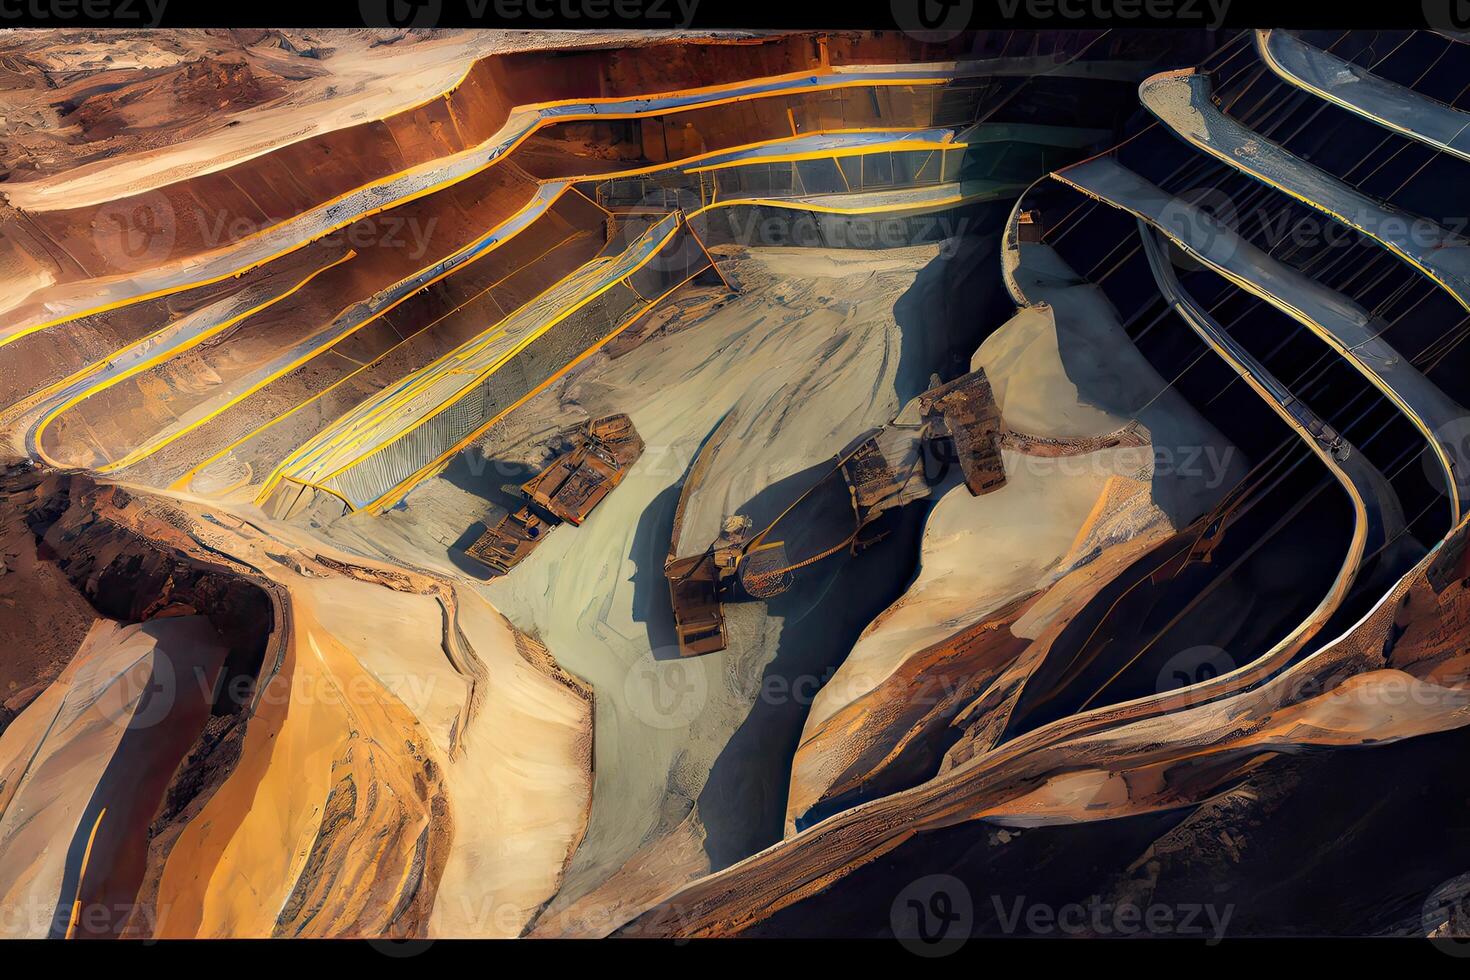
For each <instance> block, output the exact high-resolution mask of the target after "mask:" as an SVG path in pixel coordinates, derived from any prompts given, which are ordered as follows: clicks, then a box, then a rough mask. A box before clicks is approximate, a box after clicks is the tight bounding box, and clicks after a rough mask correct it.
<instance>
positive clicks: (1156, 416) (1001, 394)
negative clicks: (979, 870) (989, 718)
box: [788, 248, 1244, 832]
mask: <svg viewBox="0 0 1470 980" xmlns="http://www.w3.org/2000/svg"><path fill="white" fill-rule="evenodd" d="M1018 279H1019V280H1020V281H1021V282H1022V283H1023V284H1024V286H1023V288H1024V289H1025V290H1026V295H1027V296H1028V297H1029V298H1032V299H1033V300H1035V301H1039V302H1043V303H1045V304H1049V305H1041V306H1037V307H1032V308H1027V309H1022V310H1020V311H1018V313H1017V314H1016V316H1015V317H1014V318H1012V319H1011V320H1010V321H1008V322H1007V323H1006V324H1004V325H1003V326H1001V327H1000V328H999V329H998V330H996V331H995V333H993V334H992V335H991V336H990V337H989V338H987V339H986V341H985V343H984V344H982V345H981V347H980V349H979V350H978V351H977V352H976V354H975V357H974V360H973V366H974V367H977V368H983V369H984V370H985V372H986V375H987V377H988V378H989V379H990V381H991V384H992V386H993V389H994V391H995V393H996V398H997V402H998V403H999V405H1000V408H1001V412H1002V417H1003V418H1004V419H1005V421H1006V423H1007V424H1008V425H1009V426H1011V427H1012V428H1014V429H1016V430H1018V431H1023V432H1028V433H1035V434H1038V435H1048V436H1092V435H1101V434H1104V433H1107V432H1111V431H1113V430H1115V429H1117V428H1119V427H1120V426H1122V425H1124V424H1126V423H1127V422H1128V421H1130V420H1131V419H1133V418H1138V419H1139V420H1140V421H1142V422H1143V423H1144V424H1145V425H1146V426H1147V427H1148V428H1149V430H1150V432H1151V433H1152V434H1153V437H1154V442H1155V445H1156V446H1159V447H1163V448H1165V449H1168V450H1170V453H1169V455H1168V456H1166V459H1173V460H1182V459H1183V458H1184V452H1182V451H1181V449H1182V447H1193V446H1199V447H1208V448H1209V449H1212V450H1213V451H1214V453H1215V455H1214V456H1213V459H1215V460H1219V461H1221V462H1222V463H1223V464H1226V465H1224V466H1223V469H1222V470H1220V471H1215V470H1211V469H1210V468H1209V467H1207V466H1204V465H1203V464H1201V469H1202V472H1201V473H1200V474H1198V475H1196V474H1195V473H1194V471H1193V468H1186V467H1184V466H1183V465H1182V463H1181V465H1180V466H1178V467H1177V468H1171V469H1177V471H1171V472H1157V471H1156V470H1155V468H1154V458H1153V451H1152V450H1151V449H1148V448H1144V449H1142V450H1139V449H1128V448H1123V449H1113V450H1104V451H1102V452H1098V453H1091V454H1087V455H1085V456H1080V457H1073V458H1065V459H1051V460H1048V459H1039V458H1032V457H1026V456H1021V455H1018V454H1016V453H1011V452H1006V453H1005V454H1004V458H1005V464H1006V477H1007V484H1006V485H1005V487H1003V488H1002V489H1001V490H999V491H997V492H994V493H991V494H987V495H984V496H980V497H971V496H970V495H969V493H968V492H967V491H966V490H965V489H964V488H963V487H958V488H955V489H951V490H950V491H948V492H947V493H946V494H945V496H944V497H943V498H942V499H941V500H940V501H939V503H938V504H937V505H936V507H935V508H934V510H933V511H932V512H931V514H930V516H929V518H928V523H927V525H926V528H925V533H924V543H923V551H922V557H921V560H920V562H921V571H920V573H919V576H918V578H917V579H916V581H915V582H914V583H913V585H912V586H911V587H910V589H909V591H908V592H907V593H906V594H905V595H904V597H903V598H902V599H900V600H899V601H898V602H897V603H895V604H894V606H893V607H891V608H890V609H889V610H888V611H886V612H885V613H884V614H883V615H882V616H880V617H879V618H878V619H877V620H876V621H875V622H874V623H873V624H872V625H871V626H870V627H869V629H868V630H867V631H865V633H864V634H863V636H862V638H861V639H860V640H859V641H858V643H857V645H856V646H855V647H854V648H853V651H852V653H851V654H850V655H849V656H848V658H847V660H846V661H844V663H843V664H842V666H841V667H840V668H839V669H838V671H837V673H836V674H835V675H834V677H833V679H832V680H831V682H829V683H828V684H827V685H826V686H825V687H824V688H823V689H822V690H821V691H820V692H819V693H818V695H817V698H816V701H815V702H814V704H813V705H812V710H811V713H810V714H809V715H808V717H807V721H806V726H805V728H804V730H803V733H802V745H801V747H800V748H799V749H798V752H797V757H796V760H795V763H794V765H793V776H792V790H791V798H790V801H789V804H788V832H789V831H790V830H791V824H790V823H789V821H790V820H791V819H792V818H793V817H794V816H797V815H800V814H801V813H803V812H805V810H806V809H807V808H808V807H809V806H811V805H812V804H813V803H815V802H816V801H817V800H819V799H821V798H822V795H823V792H824V790H825V789H826V788H827V787H828V786H830V785H831V784H832V781H833V780H834V779H836V778H837V777H838V776H839V775H840V774H841V771H842V769H843V768H844V759H845V757H846V753H845V749H846V748H847V746H846V743H847V742H848V741H849V740H851V739H852V738H853V737H854V733H852V732H848V731H839V730H831V729H829V728H827V727H825V724H826V723H827V722H828V721H829V720H831V719H832V718H833V716H835V715H836V714H837V713H838V712H839V711H841V710H842V709H843V708H845V707H847V706H848V705H851V704H853V703H854V702H856V701H858V700H860V699H861V698H863V697H864V696H866V695H868V694H869V693H870V692H872V691H874V690H875V689H876V688H877V687H878V686H879V685H880V684H881V683H882V682H883V681H884V680H885V679H887V678H888V677H890V676H891V675H892V674H893V672H894V671H895V670H896V669H897V668H898V667H899V665H901V664H902V663H903V662H904V661H905V659H906V658H908V657H911V656H913V655H915V654H916V653H918V652H919V651H922V650H924V649H925V648H927V647H929V646H931V645H933V644H936V643H939V642H940V641H942V640H944V639H946V638H948V637H950V636H952V635H954V634H955V633H957V632H958V631H959V630H960V629H962V628H964V627H965V626H967V625H969V624H971V623H974V622H976V621H977V620H979V619H981V618H983V617H984V616H985V615H987V614H988V613H992V612H994V611H995V610H997V609H998V608H1000V607H1001V606H1003V605H1005V604H1006V603H1007V602H1009V601H1011V600H1013V599H1016V598H1019V597H1021V596H1023V595H1026V594H1028V593H1031V592H1033V591H1036V590H1040V589H1045V588H1047V587H1048V586H1050V585H1052V584H1054V583H1056V582H1057V581H1058V580H1060V579H1061V578H1062V577H1063V576H1064V575H1065V574H1066V573H1067V572H1068V571H1070V570H1071V568H1072V567H1073V566H1074V565H1075V563H1076V561H1078V560H1085V559H1086V558H1087V557H1088V556H1087V555H1086V554H1085V553H1081V554H1079V553H1075V552H1074V548H1075V544H1074V539H1077V538H1078V537H1079V535H1081V534H1082V533H1083V532H1084V531H1085V530H1086V529H1087V527H1090V526H1092V525H1093V524H1095V523H1097V522H1098V521H1100V520H1103V519H1105V518H1107V517H1110V516H1112V515H1111V514H1104V513H1100V511H1104V510H1109V509H1110V507H1111V505H1110V504H1109V503H1108V501H1106V500H1105V499H1104V498H1105V497H1108V498H1113V499H1114V503H1118V504H1122V503H1129V501H1128V500H1127V498H1128V497H1131V496H1132V495H1131V494H1124V495H1122V497H1121V498H1118V495H1117V494H1116V493H1112V492H1111V491H1112V490H1113V489H1114V487H1115V485H1116V483H1117V481H1118V480H1120V479H1121V480H1123V481H1125V482H1126V483H1129V484H1134V485H1137V484H1136V483H1135V481H1137V480H1141V481H1142V484H1141V485H1142V486H1143V487H1150V486H1151V491H1152V501H1153V502H1152V505H1147V506H1145V507H1144V509H1143V510H1142V511H1140V510H1139V509H1138V508H1137V507H1136V506H1129V507H1128V508H1127V509H1128V510H1129V511H1130V514H1129V520H1128V522H1127V526H1126V530H1127V536H1128V537H1137V536H1160V537H1161V536H1162V535H1163V534H1166V533H1168V532H1169V531H1171V530H1173V529H1175V528H1177V527H1179V526H1182V525H1184V524H1187V523H1188V522H1189V521H1190V520H1192V519H1193V518H1194V517H1195V516H1197V515H1198V514H1199V513H1202V512H1203V511H1204V510H1205V509H1207V508H1208V507H1209V506H1210V505H1211V504H1212V503H1213V502H1214V501H1215V500H1216V499H1217V498H1218V496H1219V495H1220V494H1222V493H1223V492H1224V491H1225V489H1227V488H1228V487H1229V486H1231V485H1232V484H1233V483H1234V482H1235V481H1236V480H1237V479H1238V478H1239V476H1240V475H1241V474H1242V473H1243V472H1244V466H1243V460H1241V459H1239V458H1238V457H1239V454H1238V453H1230V452H1228V450H1229V449H1230V447H1229V445H1228V443H1227V442H1226V440H1225V438H1224V437H1223V436H1222V435H1221V434H1220V433H1219V432H1218V431H1217V430H1215V429H1214V427H1213V426H1211V425H1209V424H1208V423H1207V422H1205V421H1204V420H1203V419H1202V418H1200V417H1199V416H1198V414H1197V413H1196V412H1195V411H1194V410H1193V408H1192V407H1190V406H1189V405H1188V404H1187V403H1186V402H1185V401H1184V400H1183V398H1181V397H1180V396H1179V395H1178V394H1177V393H1176V392H1174V391H1173V390H1172V389H1168V390H1166V386H1165V383H1164V381H1163V379H1162V378H1160V377H1159V375H1158V373H1157V372H1155V371H1154V370H1153V368H1152V366H1151V365H1150V364H1149V363H1148V362H1147V361H1146V360H1145V359H1144V358H1143V356H1142V355H1141V354H1140V353H1139V352H1138V351H1137V349H1136V348H1135V347H1134V346H1133V345H1132V343H1131V342H1130V341H1129V340H1128V337H1127V335H1126V334H1125V333H1124V332H1123V330H1122V328H1121V326H1120V325H1119V324H1118V323H1117V320H1116V316H1115V314H1114V313H1113V311H1112V309H1111V307H1110V306H1109V305H1108V304H1107V301H1106V299H1105V298H1104V297H1103V296H1102V294H1101V293H1100V292H1099V291H1098V290H1097V289H1096V288H1095V287H1093V286H1090V285H1073V284H1072V283H1074V282H1075V280H1074V279H1073V278H1072V277H1071V274H1070V270H1068V269H1067V268H1066V267H1065V266H1064V265H1062V264H1061V262H1060V259H1058V258H1057V257H1056V255H1055V253H1054V252H1052V251H1051V250H1050V249H1045V248H1041V249H1037V250H1035V251H1033V250H1031V249H1029V248H1028V249H1027V251H1026V255H1025V263H1024V264H1023V265H1022V268H1021V270H1020V272H1019V273H1018ZM1161 436H1162V438H1161ZM1209 458H1211V457H1208V456H1204V455H1203V454H1202V455H1201V459H1209ZM1069 552H1073V554H1072V555H1071V559H1072V560H1069V561H1064V560H1063V559H1064V558H1066V557H1068V555H1069ZM1023 622H1024V621H1023ZM1018 628H1021V624H1018ZM1018 635H1020V634H1018ZM874 717H875V718H876V717H881V715H879V714H874ZM865 734H866V735H867V736H868V737H871V736H872V733H865ZM900 734H901V733H893V735H892V736H891V737H894V738H896V737H898V735H900Z"/></svg>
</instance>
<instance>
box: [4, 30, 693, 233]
mask: <svg viewBox="0 0 1470 980" xmlns="http://www.w3.org/2000/svg"><path fill="white" fill-rule="evenodd" d="M56 33H58V34H60V33H62V32H56ZM401 33H402V32H400V31H374V30H356V31H336V30H321V31H313V32H310V37H311V39H314V40H316V41H317V42H318V43H320V44H322V45H324V46H327V47H332V48H334V49H335V50H334V51H333V52H332V53H331V54H329V55H327V56H326V57H325V58H322V59H320V60H314V61H312V66H313V68H314V69H318V70H323V74H321V75H320V76H319V77H316V78H309V79H305V80H303V81H301V82H300V83H299V84H298V85H297V86H296V87H295V88H294V89H293V90H292V91H291V92H290V94H288V95H287V96H285V97H283V98H281V99H278V100H276V101H275V102H272V103H269V104H267V105H261V106H255V107H252V108H249V109H246V110H244V111H241V112H235V113H229V112H222V113H220V115H219V117H218V120H217V126H218V128H217V129H216V130H215V131H213V132H211V133H209V134H207V135H204V136H200V137H197V138H195V139H191V140H188V141H187V142H184V143H180V144H175V145H173V146H166V147H162V148H159V149H156V150H148V151H144V152H141V153H131V154H122V155H119V156H117V157H114V158H112V159H108V160H103V161H98V162H96V163H91V164H86V165H84V166H80V167H76V168H73V169H70V170H66V171H63V172H61V173H56V174H51V175H48V176H46V177H44V178H40V179H36V180H28V181H24V182H16V183H8V184H6V185H5V188H4V196H5V197H6V198H8V199H9V201H10V203H11V204H13V205H14V206H15V207H18V208H22V209H25V210H30V211H49V210H55V209H60V208H76V207H85V206H89V205H95V204H101V203H103V202H105V201H110V200H113V199H115V198H118V197H125V196H128V195H132V194H140V193H143V192H144V191H149V190H153V189H155V188H158V187H162V186H164V185H165V184H170V183H173V182H175V181H179V180H184V179H187V178H189V177H196V176H199V175H200V174H207V173H212V172H214V171H217V170H223V169H225V168H227V167H231V166H234V165H235V164H238V163H241V162H244V161H246V160H249V159H252V158H254V157H258V156H261V155H263V154H265V153H268V152H270V151H271V150H274V149H276V148H278V147H281V146H286V145H289V144H291V143H295V142H299V141H301V140H304V139H308V138H310V137H312V136H317V135H320V134H322V133H329V132H332V131H333V130H337V129H344V128H346V127H349V126H355V125H358V124H359V123H363V122H369V121H372V120H374V119H382V118H386V117H387V116H391V115H393V114H395V113H398V112H402V111H404V110H406V109H411V108H413V107H414V106H417V105H420V104H422V103H424V102H427V101H428V100H430V99H433V98H435V97H437V96H439V95H440V94H442V93H444V92H446V91H448V90H449V89H450V88H452V87H453V86H454V85H455V84H457V83H458V82H459V80H460V79H461V78H462V77H463V76H464V73H465V72H466V71H467V70H468V69H469V67H470V65H472V64H473V63H474V62H475V61H476V60H477V59H479V58H482V57H485V56H486V55H489V54H499V53H504V52H510V51H534V50H544V49H565V48H578V47H614V46H628V45H634V44H640V43H646V42H647V41H649V40H651V39H662V37H665V36H667V37H681V36H686V35H689V36H707V35H708V32H669V33H668V34H666V35H665V34H662V33H660V34H652V33H650V32H645V31H485V30H472V31H458V30H456V31H436V32H433V33H432V34H430V35H427V36H417V37H414V38H411V39H407V40H403V41H398V42H396V43H394V44H391V45H379V46H377V47H374V46H373V42H374V41H375V40H378V39H379V38H381V37H385V36H394V35H399V34H401ZM298 40H300V43H302V44H303V45H304V44H305V43H306V41H305V40H302V39H298ZM124 67H131V66H130V65H129V66H124Z"/></svg>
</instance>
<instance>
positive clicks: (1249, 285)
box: [1051, 171, 1461, 525]
mask: <svg viewBox="0 0 1470 980" xmlns="http://www.w3.org/2000/svg"><path fill="white" fill-rule="evenodd" d="M1051 176H1052V177H1054V178H1056V179H1057V180H1059V181H1061V182H1062V183H1064V184H1066V185H1067V186H1068V187H1072V188H1075V189H1077V190H1078V191H1080V192H1082V193H1083V194H1085V195H1087V196H1088V197H1091V198H1093V199H1094V200H1098V201H1101V202H1102V203H1104V204H1107V205H1109V206H1110V207H1117V205H1115V204H1113V202H1111V201H1109V200H1107V199H1106V198H1103V197H1100V196H1098V195H1097V194H1096V193H1094V192H1092V191H1090V190H1088V189H1087V188H1085V187H1083V186H1082V185H1080V184H1077V183H1074V182H1073V181H1071V180H1069V179H1067V177H1066V175H1065V171H1058V172H1056V173H1053V174H1052V175H1051ZM1123 210H1126V211H1128V212H1129V213H1130V214H1133V215H1134V216H1135V217H1138V218H1142V219H1143V220H1144V221H1148V222H1149V224H1150V225H1151V226H1152V227H1158V225H1155V224H1154V222H1153V221H1151V220H1150V219H1148V218H1146V217H1144V216H1143V215H1141V214H1138V212H1136V211H1133V210H1132V209H1131V208H1123ZM1159 230H1160V231H1161V232H1162V233H1163V234H1164V235H1166V236H1167V237H1168V238H1169V240H1170V241H1172V242H1174V243H1175V244H1176V245H1178V246H1179V248H1181V249H1182V250H1183V251H1185V252H1187V253H1188V254H1189V255H1190V256H1191V257H1193V258H1194V259H1195V260H1196V261H1198V262H1200V263H1201V264H1203V265H1206V266H1209V267H1210V269H1212V270H1213V271H1214V272H1216V273H1217V274H1219V275H1220V276H1222V277H1223V278H1225V279H1226V280H1228V281H1229V282H1231V283H1233V284H1234V285H1235V286H1237V287H1238V288H1240V289H1243V290H1245V291H1246V292H1248V293H1250V294H1251V295H1252V296H1257V297H1260V298H1261V299H1263V300H1265V301H1266V302H1267V303H1269V304H1271V305H1272V306H1274V307H1276V308H1277V309H1278V310H1280V311H1281V312H1283V313H1285V314H1286V315H1287V316H1289V317H1291V318H1292V319H1293V320H1295V321H1296V322H1298V323H1300V324H1301V325H1302V326H1304V327H1306V328H1307V329H1308V330H1310V331H1311V332H1312V333H1314V334H1316V335H1317V336H1318V337H1319V338H1321V340H1322V341H1323V342H1324V343H1326V344H1327V345H1328V346H1329V347H1331V348H1332V349H1333V350H1335V351H1337V352H1338V354H1340V355H1341V356H1342V358H1343V360H1345V361H1346V362H1347V363H1348V364H1349V365H1351V366H1352V367H1353V368H1355V369H1356V370H1357V372H1358V373H1359V374H1361V375H1362V376H1363V377H1364V378H1365V379H1366V380H1367V381H1368V383H1369V384H1371V385H1372V386H1373V387H1374V388H1376V389H1378V391H1379V392H1381V393H1382V394H1383V396H1384V397H1385V398H1387V399H1388V400H1389V401H1391V402H1393V403H1394V405H1396V406H1397V407H1398V409H1399V411H1401V412H1403V414H1404V417H1405V418H1407V419H1408V420H1409V422H1410V423H1411V424H1412V425H1413V426H1414V428H1416V429H1418V430H1419V432H1420V434H1421V435H1423V436H1424V438H1425V439H1426V440H1427V441H1428V443H1429V446H1430V448H1431V449H1432V450H1433V451H1434V454H1435V455H1436V456H1438V457H1439V461H1440V465H1441V466H1442V467H1444V472H1445V484H1446V492H1447V494H1448V496H1449V500H1450V510H1451V513H1452V519H1451V521H1450V523H1451V524H1452V525H1454V524H1458V523H1460V507H1461V501H1460V493H1459V487H1458V481H1457V480H1456V479H1455V467H1454V465H1453V464H1452V463H1451V461H1450V458H1449V456H1448V455H1447V454H1446V453H1445V451H1444V447H1443V446H1442V445H1440V443H1439V440H1438V439H1436V438H1435V436H1434V432H1433V430H1432V429H1431V428H1430V427H1429V425H1428V424H1427V423H1425V421H1424V419H1423V418H1421V417H1420V416H1419V414H1418V413H1417V412H1415V411H1414V409H1413V408H1411V407H1410V406H1409V405H1408V403H1407V402H1405V401H1404V400H1403V398H1402V397H1400V396H1399V394H1398V392H1397V391H1395V390H1394V387H1393V385H1391V384H1389V383H1388V382H1387V381H1386V380H1385V379H1384V378H1382V377H1381V376H1380V375H1379V374H1378V372H1376V371H1375V370H1373V368H1372V367H1370V366H1369V365H1368V364H1366V363H1364V362H1363V360H1362V359H1361V358H1359V357H1358V356H1357V354H1356V353H1354V351H1353V349H1352V348H1351V347H1348V346H1347V345H1346V344H1344V343H1343V342H1342V341H1341V340H1339V339H1338V338H1337V336H1336V335H1335V334H1334V333H1333V332H1332V331H1331V330H1329V329H1327V328H1326V327H1325V326H1323V325H1322V324H1320V323H1318V322H1317V321H1316V320H1314V319H1313V318H1312V317H1310V316H1308V315H1307V314H1306V312H1304V311H1303V310H1299V309H1297V308H1296V307H1295V306H1293V305H1292V304H1291V303H1290V302H1289V301H1288V300H1287V299H1286V298H1285V297H1281V296H1277V295H1275V294H1274V293H1272V292H1270V291H1269V290H1267V289H1265V288H1264V287H1262V286H1260V285H1257V284H1256V283H1253V282H1251V281H1250V280H1249V279H1246V278H1245V277H1243V276H1241V275H1238V274H1237V273H1234V272H1232V271H1231V270H1229V269H1227V268H1225V267H1224V266H1222V265H1219V264H1218V263H1216V262H1213V261H1211V260H1210V259H1209V258H1207V257H1205V256H1203V255H1201V254H1200V253H1199V252H1197V251H1195V250H1194V249H1192V248H1190V246H1189V245H1187V244H1186V243H1184V242H1181V241H1179V240H1178V239H1177V238H1175V237H1174V236H1173V235H1172V234H1170V233H1169V231H1168V230H1167V229H1164V228H1159ZM1354 305H1355V306H1356V304H1354ZM1421 377H1422V375H1421Z"/></svg>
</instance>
